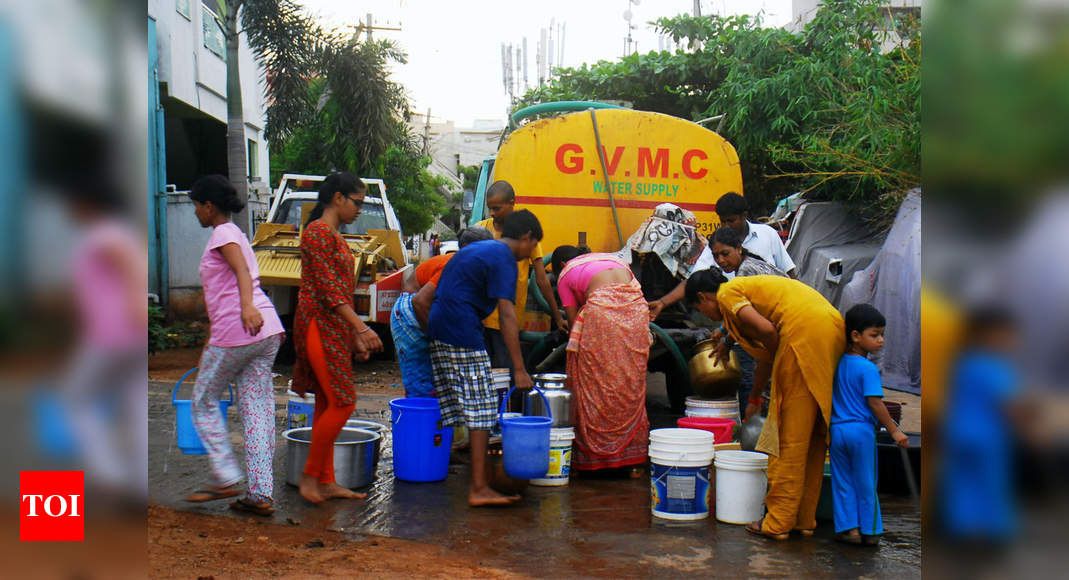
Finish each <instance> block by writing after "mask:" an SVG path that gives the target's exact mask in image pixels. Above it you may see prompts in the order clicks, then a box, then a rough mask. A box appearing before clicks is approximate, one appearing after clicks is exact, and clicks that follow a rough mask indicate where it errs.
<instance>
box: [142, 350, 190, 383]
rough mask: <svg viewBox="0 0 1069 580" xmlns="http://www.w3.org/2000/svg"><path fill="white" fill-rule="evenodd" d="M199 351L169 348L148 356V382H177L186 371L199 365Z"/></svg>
mask: <svg viewBox="0 0 1069 580" xmlns="http://www.w3.org/2000/svg"><path fill="white" fill-rule="evenodd" d="M201 350H202V348H201V347H194V348H169V349H167V350H164V351H160V352H157V353H156V354H153V355H149V357H148V378H149V380H151V381H165V380H178V377H181V376H182V375H183V374H185V372H186V371H188V370H189V369H191V368H193V367H195V366H197V365H198V364H200V353H201Z"/></svg>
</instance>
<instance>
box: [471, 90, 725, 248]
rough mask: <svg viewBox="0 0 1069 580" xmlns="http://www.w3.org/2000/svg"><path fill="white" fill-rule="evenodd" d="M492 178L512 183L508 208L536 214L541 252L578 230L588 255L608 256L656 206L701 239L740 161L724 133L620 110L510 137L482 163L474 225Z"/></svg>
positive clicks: (575, 116)
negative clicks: (691, 219) (691, 226)
mask: <svg viewBox="0 0 1069 580" xmlns="http://www.w3.org/2000/svg"><path fill="white" fill-rule="evenodd" d="M572 105H573V106H574V105H579V104H577V103H573V104H572ZM587 105H593V106H602V107H603V106H604V105H601V104H597V103H587ZM575 108H578V107H575ZM521 113H522V112H520V113H517V115H521ZM513 119H514V120H515V119H516V116H514V117H513ZM599 142H600V147H599ZM599 149H600V155H599ZM497 180H505V181H508V182H509V183H511V184H512V186H513V188H514V189H515V191H516V208H517V209H529V210H531V211H532V212H534V214H535V215H537V216H538V218H539V220H540V221H541V222H542V228H543V230H544V234H545V237H544V239H543V241H542V247H543V248H545V250H546V251H547V252H549V251H551V250H552V249H553V248H555V247H556V246H558V245H561V244H575V243H576V242H577V240H578V235H579V233H580V232H585V233H586V240H587V245H588V246H590V248H591V249H592V250H593V251H595V252H610V251H616V250H618V249H620V247H621V238H622V241H623V242H626V241H627V238H628V237H629V236H630V235H631V234H632V233H634V232H635V230H636V229H638V227H639V226H640V225H641V224H642V222H643V221H644V220H645V219H646V218H648V217H649V216H650V215H651V214H652V213H653V210H654V208H655V207H656V206H657V205H659V204H662V203H673V204H675V205H677V206H680V207H682V208H684V209H688V210H690V211H692V212H694V214H695V216H696V217H697V220H698V231H699V232H701V233H702V234H705V235H710V234H711V233H712V232H713V230H715V229H716V226H717V224H718V223H719V220H718V218H717V215H716V201H717V200H718V199H720V196H722V195H724V194H725V193H728V192H736V193H740V194H741V193H742V172H741V170H740V168H739V157H738V155H737V154H736V153H735V148H734V147H732V146H731V144H730V143H728V142H727V141H726V140H724V138H723V137H721V136H720V135H718V134H716V133H715V132H713V131H710V130H709V129H706V128H704V127H702V126H701V125H698V124H697V123H693V122H691V121H687V120H684V119H680V118H677V117H672V116H670V115H663V114H660V113H651V112H647V111H635V110H630V109H620V108H601V109H597V110H579V111H576V112H572V113H567V114H563V115H559V116H556V117H551V118H546V119H540V120H536V121H531V122H528V123H527V124H525V125H523V126H520V127H519V128H517V129H515V130H514V131H512V132H511V133H509V134H508V136H507V137H506V138H505V140H504V141H503V143H502V144H501V146H500V148H499V149H498V152H497V156H496V160H487V162H485V163H484V165H483V173H482V175H481V178H480V184H479V185H480V186H479V190H478V191H477V192H476V198H475V207H474V209H473V212H472V222H473V223H474V221H475V220H477V219H482V218H483V217H484V216H485V209H484V207H485V201H486V200H485V189H486V187H487V186H488V185H489V184H490V183H492V182H494V181H497ZM613 205H615V208H616V212H615V213H616V218H614V216H613ZM617 226H618V227H617ZM618 231H619V234H618V233H617V232H618Z"/></svg>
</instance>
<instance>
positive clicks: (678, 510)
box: [650, 428, 716, 520]
mask: <svg viewBox="0 0 1069 580" xmlns="http://www.w3.org/2000/svg"><path fill="white" fill-rule="evenodd" d="M715 453H716V452H715V450H714V447H713V434H712V433H709V432H708V431H701V430H699V429H678V428H672V429H656V430H654V431H651V432H650V462H651V464H652V465H651V467H650V499H651V502H650V511H651V512H652V513H653V515H654V516H655V517H659V518H664V519H668V520H701V519H705V518H708V517H709V492H710V488H709V465H710V464H711V463H712V461H713V457H714V455H715Z"/></svg>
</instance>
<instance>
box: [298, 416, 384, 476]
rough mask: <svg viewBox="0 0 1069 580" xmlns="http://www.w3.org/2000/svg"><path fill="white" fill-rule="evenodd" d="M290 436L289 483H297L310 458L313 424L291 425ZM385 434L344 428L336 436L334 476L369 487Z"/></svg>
mask: <svg viewBox="0 0 1069 580" xmlns="http://www.w3.org/2000/svg"><path fill="white" fill-rule="evenodd" d="M282 436H283V437H285V439H286V483H288V484H290V485H297V483H298V482H299V481H300V479H301V472H302V471H303V470H304V464H305V461H307V460H308V449H309V447H310V446H311V441H312V428H311V427H300V428H298V429H290V430H288V431H286V432H285V433H283V434H282ZM381 439H382V435H380V434H378V433H375V432H374V431H368V430H366V429H351V428H344V429H342V430H341V433H338V438H337V439H335V440H334V480H335V481H336V482H337V483H338V485H340V486H342V487H347V488H349V489H355V488H359V487H365V486H367V485H368V484H370V483H371V480H372V479H374V477H375V448H376V446H377V443H378V441H380V440H381Z"/></svg>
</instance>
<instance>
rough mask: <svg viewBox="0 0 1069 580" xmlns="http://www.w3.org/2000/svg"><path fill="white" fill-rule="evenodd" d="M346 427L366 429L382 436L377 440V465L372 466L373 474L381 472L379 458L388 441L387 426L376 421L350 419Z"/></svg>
mask: <svg viewBox="0 0 1069 580" xmlns="http://www.w3.org/2000/svg"><path fill="white" fill-rule="evenodd" d="M345 426H346V427H347V428H349V429H366V430H368V431H371V432H373V433H378V434H379V435H381V437H379V438H378V439H376V440H375V464H374V465H373V466H372V469H371V473H373V474H374V473H378V472H379V456H380V455H381V454H382V442H383V440H385V439H386V425H383V424H382V423H376V422H374V421H367V420H364V419H349V420H348V421H346V422H345Z"/></svg>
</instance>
